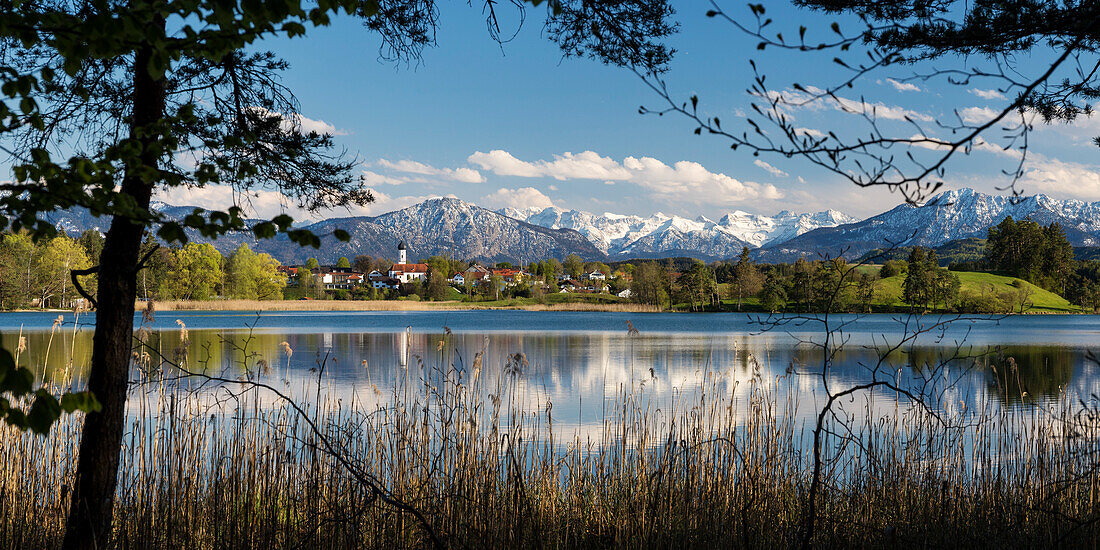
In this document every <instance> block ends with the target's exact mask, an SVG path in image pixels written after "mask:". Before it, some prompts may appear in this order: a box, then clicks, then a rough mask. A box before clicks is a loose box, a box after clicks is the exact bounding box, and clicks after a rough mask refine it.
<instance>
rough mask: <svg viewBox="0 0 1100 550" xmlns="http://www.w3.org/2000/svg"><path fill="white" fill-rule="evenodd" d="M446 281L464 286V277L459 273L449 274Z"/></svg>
mask: <svg viewBox="0 0 1100 550" xmlns="http://www.w3.org/2000/svg"><path fill="white" fill-rule="evenodd" d="M447 282H448V283H451V284H452V285H457V286H464V285H465V284H466V277H464V276H463V275H462V274H461V273H455V274H454V275H451V278H450V279H447Z"/></svg>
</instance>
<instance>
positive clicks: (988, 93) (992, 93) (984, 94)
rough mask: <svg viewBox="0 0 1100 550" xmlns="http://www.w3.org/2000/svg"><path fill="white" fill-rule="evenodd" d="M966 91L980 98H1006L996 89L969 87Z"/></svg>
mask: <svg viewBox="0 0 1100 550" xmlns="http://www.w3.org/2000/svg"><path fill="white" fill-rule="evenodd" d="M967 91H968V92H970V93H972V94H974V95H976V96H978V97H980V98H982V99H990V100H992V99H1008V98H1007V97H1005V95H1004V94H1002V93H1001V92H999V91H997V90H980V89H978V88H970V89H969V90H967Z"/></svg>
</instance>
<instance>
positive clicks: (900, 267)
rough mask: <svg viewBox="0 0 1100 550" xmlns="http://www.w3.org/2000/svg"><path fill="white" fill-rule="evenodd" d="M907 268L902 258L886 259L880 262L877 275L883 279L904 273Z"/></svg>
mask: <svg viewBox="0 0 1100 550" xmlns="http://www.w3.org/2000/svg"><path fill="white" fill-rule="evenodd" d="M908 268H909V266H908V264H906V263H905V261H904V260H886V262H884V263H883V264H882V267H881V268H879V271H878V276H879V277H882V278H883V279H887V278H890V277H896V276H898V275H901V274H902V273H905V270H906V269H908Z"/></svg>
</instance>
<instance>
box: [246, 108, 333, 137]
mask: <svg viewBox="0 0 1100 550" xmlns="http://www.w3.org/2000/svg"><path fill="white" fill-rule="evenodd" d="M245 109H246V110H251V111H252V112H255V113H260V114H265V115H269V116H275V117H279V119H280V120H281V123H280V125H281V126H282V127H283V130H284V131H288V132H289V131H290V130H293V129H294V128H295V127H297V128H298V129H299V130H301V131H302V132H303V133H306V134H308V133H310V132H316V133H318V134H328V135H331V136H346V135H347V132H345V131H343V130H338V129H337V128H336V126H334V125H332V124H329V123H328V122H325V121H323V120H314V119H312V118H309V117H307V116H305V115H302V114H300V113H291V114H290V115H284V114H283V113H277V112H275V111H271V110H268V109H264V108H263V107H259V106H254V107H246V108H245Z"/></svg>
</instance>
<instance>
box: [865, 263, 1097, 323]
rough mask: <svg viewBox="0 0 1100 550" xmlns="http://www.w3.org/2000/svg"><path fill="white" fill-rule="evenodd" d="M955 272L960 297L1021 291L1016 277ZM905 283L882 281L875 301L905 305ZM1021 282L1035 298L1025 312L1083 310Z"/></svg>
mask: <svg viewBox="0 0 1100 550" xmlns="http://www.w3.org/2000/svg"><path fill="white" fill-rule="evenodd" d="M952 273H954V274H955V275H957V276H958V277H959V282H960V283H962V288H960V289H959V295H960V296H962V295H965V294H967V293H970V294H974V295H982V294H1000V293H1007V292H1016V291H1017V290H1018V288H1017V287H1015V286H1013V282H1015V281H1017V280H1018V279H1016V278H1015V277H1006V276H1004V275H996V274H993V273H978V272H969V271H953V272H952ZM904 282H905V276H904V275H897V276H894V277H887V278H885V279H880V280H879V281H878V282H877V283H876V286H875V298H876V300H875V302H876V303H877V304H878V305H883V306H886V305H899V306H905V303H904V302H903V301H902V299H901V295H902V284H903V283H904ZM1020 283H1021V284H1023V285H1024V286H1026V287H1027V289H1028V291H1030V292H1031V296H1030V297H1029V298H1028V301H1029V302H1030V303H1031V305H1030V306H1025V308H1024V313H1081V312H1082V311H1083V310H1082V309H1081V308H1080V307H1078V306H1075V305H1073V304H1071V303H1069V300H1066V299H1065V298H1063V297H1061V296H1059V295H1057V294H1055V293H1053V292H1050V291H1049V290H1044V289H1042V288H1039V287H1037V286H1035V285H1033V284H1031V283H1028V282H1026V281H1020Z"/></svg>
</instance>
